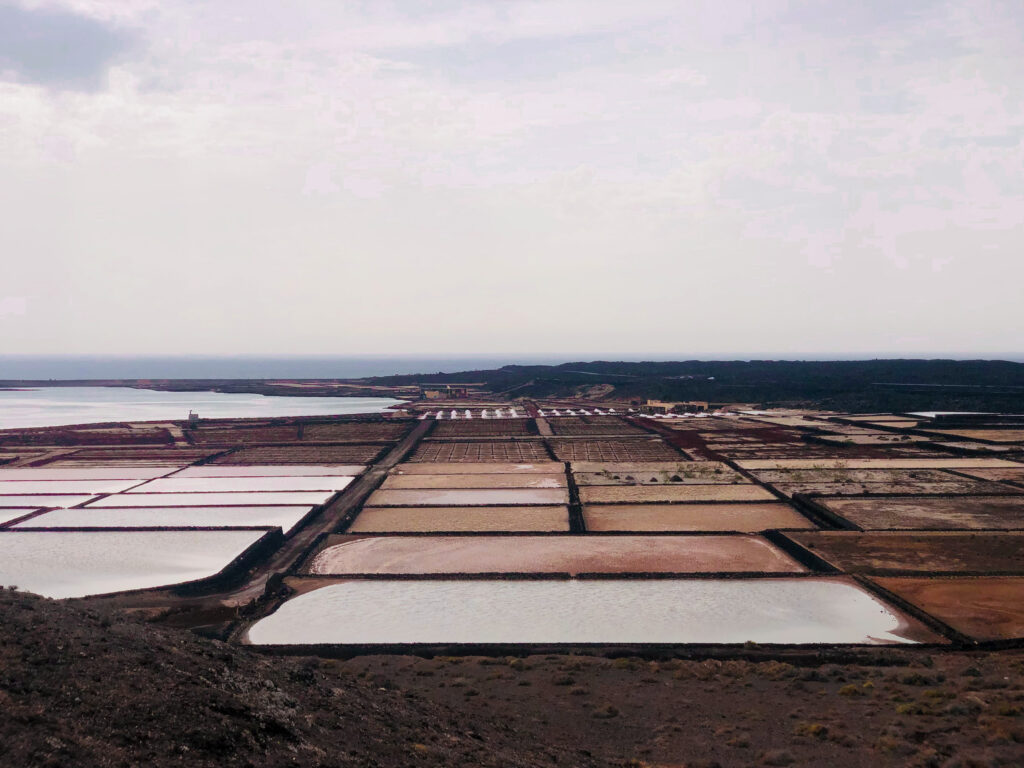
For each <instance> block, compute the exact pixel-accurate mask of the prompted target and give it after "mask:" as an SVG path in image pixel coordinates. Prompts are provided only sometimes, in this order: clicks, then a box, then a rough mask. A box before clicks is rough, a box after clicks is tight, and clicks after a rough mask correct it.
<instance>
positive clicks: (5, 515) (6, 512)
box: [0, 507, 37, 525]
mask: <svg viewBox="0 0 1024 768" xmlns="http://www.w3.org/2000/svg"><path fill="white" fill-rule="evenodd" d="M36 509H37V508H36V507H13V508H11V509H0V525H4V524H6V523H9V522H11V520H17V519H18V518H19V517H24V516H25V515H27V514H28V513H29V512H35V511H36Z"/></svg>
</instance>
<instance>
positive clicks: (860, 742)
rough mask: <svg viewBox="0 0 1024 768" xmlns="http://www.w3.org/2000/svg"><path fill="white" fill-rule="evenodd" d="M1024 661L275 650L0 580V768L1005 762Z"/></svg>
mask: <svg viewBox="0 0 1024 768" xmlns="http://www.w3.org/2000/svg"><path fill="white" fill-rule="evenodd" d="M758 653H759V651H758V650H757V649H753V650H751V651H750V655H751V656H756V655H757V654H758ZM1022 672H1024V654H1022V653H1021V652H1014V651H1007V652H1002V653H998V654H987V653H974V654H968V653H928V652H922V651H899V650H887V649H880V650H874V651H865V652H859V653H856V654H849V653H847V654H838V653H835V652H825V653H815V652H809V651H799V652H795V653H794V654H793V655H791V656H788V657H786V656H784V657H782V659H781V660H780V659H774V660H766V661H761V662H757V663H755V662H752V661H741V660H714V659H712V660H708V659H705V660H678V659H671V660H661V661H649V660H642V659H634V658H621V659H604V658H597V657H574V656H562V655H555V656H531V657H526V658H522V659H520V658H478V657H476V658H473V657H470V658H433V659H424V658H416V657H409V656H389V657H384V656H372V657H360V658H356V659H352V660H350V661H337V660H317V659H293V658H275V657H269V656H261V655H259V654H256V653H253V652H250V651H248V650H246V649H244V648H238V647H234V646H228V645H225V644H223V643H219V642H216V641H212V640H206V639H203V638H200V637H197V636H195V635H192V634H190V633H188V632H185V631H180V630H174V629H169V628H166V627H160V626H156V625H153V624H147V623H144V622H142V621H140V620H138V619H135V618H131V617H127V616H125V615H123V614H121V613H117V612H114V611H112V610H111V609H109V608H107V607H105V606H104V604H103V603H102V602H99V601H73V602H57V601H52V600H45V599H41V598H38V597H35V596H31V595H26V594H23V593H17V592H13V591H10V590H0V766H19V767H20V766H68V768H71V767H72V766H74V767H75V768H88V767H89V766H125V767H127V766H139V765H146V766H156V767H157V768H160V767H162V766H171V765H174V766H181V765H188V766H218V767H221V768H223V767H225V766H254V767H256V766H259V767H263V766H293V765H294V766H381V767H382V768H386V767H390V766H420V765H422V766H442V765H443V766H552V765H562V766H633V767H634V768H639V767H641V766H676V767H678V766H690V767H691V768H693V767H694V766H706V767H707V766H715V765H718V766H723V767H725V766H759V765H806V766H822V765H829V766H870V767H871V768H879V767H880V766H906V765H910V766H940V767H945V768H962V767H966V766H1017V765H1022V764H1024V717H1022V716H1021V715H1022V710H1024V676H1022Z"/></svg>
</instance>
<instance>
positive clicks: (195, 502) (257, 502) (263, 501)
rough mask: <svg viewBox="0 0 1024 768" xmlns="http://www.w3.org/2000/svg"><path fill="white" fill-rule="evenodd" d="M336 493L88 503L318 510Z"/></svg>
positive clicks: (136, 496) (145, 496)
mask: <svg viewBox="0 0 1024 768" xmlns="http://www.w3.org/2000/svg"><path fill="white" fill-rule="evenodd" d="M333 495H334V491H295V492H292V493H271V492H268V493H125V494H121V495H119V496H107V497H105V498H102V499H97V500H96V501H94V502H92V503H91V504H89V507H88V508H89V509H96V508H98V507H221V506H277V507H284V506H288V505H291V504H296V505H301V506H306V507H315V506H316V505H317V504H323V503H324V502H325V501H327V500H328V499H329V498H331V496H333Z"/></svg>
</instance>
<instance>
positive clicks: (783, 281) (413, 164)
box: [0, 0, 1024, 357]
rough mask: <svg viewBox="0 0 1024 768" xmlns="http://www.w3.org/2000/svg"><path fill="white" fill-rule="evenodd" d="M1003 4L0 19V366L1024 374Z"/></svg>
mask: <svg viewBox="0 0 1024 768" xmlns="http://www.w3.org/2000/svg"><path fill="white" fill-rule="evenodd" d="M1022 73H1024V4H1022V3H1021V2H1020V0H1008V1H1007V2H983V1H978V2H949V3H943V2H921V1H919V0H900V2H892V0H850V1H849V2H837V1H836V0H821V1H820V2H819V1H815V0H806V1H801V0H788V1H786V0H753V1H752V2H739V1H736V0H713V1H711V2H699V1H698V0H692V1H691V2H679V0H669V1H667V2H661V1H660V0H629V1H628V2H623V1H622V0H613V1H608V2H606V1H605V0H566V1H561V0H547V1H543V2H542V1H538V2H516V1H512V0H502V1H500V2H499V1H498V0H492V1H491V2H459V1H458V0H453V1H452V2H444V1H441V2H430V3H426V2H416V1H414V0H410V1H409V2H385V1H384V0H365V1H364V2H339V1H338V0H322V1H314V0H309V1H307V0H289V2H276V3H254V2H252V1H251V0H218V1H217V2H198V1H197V2H179V1H176V0H63V1H61V0H45V1H43V2H39V1H36V2H23V3H11V2H7V1H6V0H0V222H2V224H0V352H9V353H142V352H145V353H156V354H177V353H203V354H216V353H249V354H252V353H256V354H271V353H296V354H359V353H391V352H393V353H409V352H420V353H470V352H476V353H495V354H501V353H534V354H546V353H552V352H555V353H569V354H570V355H571V356H574V357H576V356H587V355H592V356H609V355H614V354H616V353H618V354H630V355H634V356H635V355H644V354H651V355H654V354H658V355H661V356H680V357H694V356H700V355H705V356H715V357H723V356H729V355H732V354H754V355H757V354H762V355H771V356H781V355H793V356H796V355H801V354H818V355H820V354H834V355H836V356H839V357H845V356H856V355H870V354H875V353H879V354H894V353H903V354H913V353H937V354H938V353H948V354H958V355H979V356H1015V357H1020V353H1022V352H1024V343H1022V341H1021V339H1022V338H1024V334H1022V330H1024V103H1022V99H1024V75H1022Z"/></svg>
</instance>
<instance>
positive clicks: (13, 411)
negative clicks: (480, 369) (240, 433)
mask: <svg viewBox="0 0 1024 768" xmlns="http://www.w3.org/2000/svg"><path fill="white" fill-rule="evenodd" d="M402 402H403V401H402V400H392V399H390V398H381V397H276V396H273V395H244V394H226V393H223V392H159V391H156V390H151V389H133V388H131V387H40V388H38V389H28V390H4V391H0V429H25V428H31V427H58V426H65V425H68V424H98V423H103V422H126V421H166V420H172V419H178V420H183V419H186V418H188V413H189V411H195V412H196V413H198V414H199V415H200V416H202V417H203V418H209V419H241V418H259V417H264V418H271V417H278V416H333V415H343V414H350V413H380V412H381V411H384V410H385V409H387V408H389V407H391V406H394V405H399V404H401V403H402Z"/></svg>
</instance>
